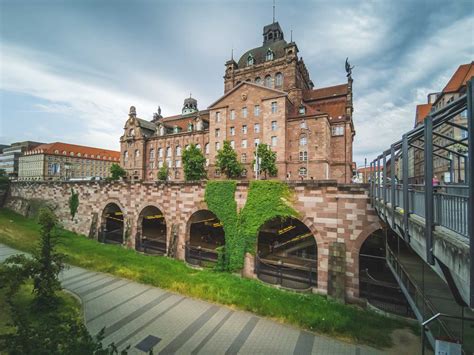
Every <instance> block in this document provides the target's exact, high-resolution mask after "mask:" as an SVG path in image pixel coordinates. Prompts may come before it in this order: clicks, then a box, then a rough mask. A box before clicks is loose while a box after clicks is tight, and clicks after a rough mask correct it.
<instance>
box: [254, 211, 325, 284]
mask: <svg viewBox="0 0 474 355" xmlns="http://www.w3.org/2000/svg"><path fill="white" fill-rule="evenodd" d="M317 259H318V248H317V245H316V240H315V238H314V235H313V233H311V231H310V230H309V228H308V227H307V226H306V225H305V224H304V223H303V222H301V221H300V220H298V219H296V218H293V217H276V218H274V219H272V220H270V221H268V222H266V223H265V224H264V225H262V227H260V231H259V234H258V243H257V258H256V271H257V276H258V278H259V279H260V280H262V281H264V282H268V283H272V284H279V285H281V286H284V287H287V288H293V289H307V288H310V287H313V286H316V285H317V275H318V270H317Z"/></svg>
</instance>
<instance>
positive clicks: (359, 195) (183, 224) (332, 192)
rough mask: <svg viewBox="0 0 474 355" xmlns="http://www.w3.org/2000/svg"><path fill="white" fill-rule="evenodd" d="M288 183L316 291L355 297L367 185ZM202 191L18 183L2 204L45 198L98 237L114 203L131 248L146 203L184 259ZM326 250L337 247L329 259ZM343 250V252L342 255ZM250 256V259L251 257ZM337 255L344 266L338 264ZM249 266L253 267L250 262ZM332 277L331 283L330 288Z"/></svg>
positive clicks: (371, 217) (369, 214)
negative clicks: (308, 241)
mask: <svg viewBox="0 0 474 355" xmlns="http://www.w3.org/2000/svg"><path fill="white" fill-rule="evenodd" d="M289 186H290V188H291V189H292V190H293V191H294V201H293V205H294V206H293V207H294V208H295V209H296V210H297V211H298V212H299V214H300V220H301V221H302V222H303V223H304V224H305V225H306V226H307V227H308V228H309V229H310V231H311V232H312V233H313V235H314V237H315V240H316V244H317V248H318V261H317V263H318V286H317V288H316V290H315V291H316V292H318V293H322V294H327V293H328V288H329V290H331V287H333V286H334V290H336V293H335V296H337V295H340V293H341V292H342V293H343V294H345V297H346V299H352V298H358V296H359V269H358V268H359V250H360V247H361V246H362V244H363V242H364V241H365V240H366V238H367V237H369V236H370V234H371V233H373V232H374V231H376V230H377V229H379V228H380V224H379V222H378V217H377V215H376V214H375V212H374V210H373V208H372V207H371V206H370V202H369V199H368V195H367V189H366V188H365V187H364V186H362V185H341V184H337V183H336V182H335V181H314V182H312V183H306V182H305V183H291V184H289ZM71 188H73V189H74V190H75V191H76V192H78V193H79V209H78V211H77V214H76V216H75V218H74V219H71V216H70V212H69V206H68V199H69V196H70V193H71ZM204 191H205V183H193V184H187V183H161V184H157V183H125V182H117V183H104V182H76V183H54V182H48V183H46V182H45V183H27V182H21V183H13V184H12V185H11V193H10V196H9V197H8V199H7V201H6V206H7V207H9V208H11V209H14V210H16V211H18V212H20V213H23V214H25V213H26V211H27V210H28V203H29V201H30V200H34V199H35V200H37V199H41V200H46V201H48V202H49V203H50V204H52V205H53V206H54V207H55V208H56V210H55V212H56V214H57V215H58V217H59V219H60V220H61V222H62V224H63V225H64V227H65V228H67V229H69V230H72V231H74V232H77V233H81V234H84V235H90V236H91V237H94V238H97V232H98V231H99V230H100V224H101V223H102V220H103V213H104V209H105V207H106V206H107V204H109V203H111V202H114V203H116V204H117V205H118V206H119V207H120V208H121V209H122V212H123V215H124V221H125V224H126V225H127V226H128V229H129V236H130V237H129V239H128V240H127V241H126V245H127V246H128V247H130V248H134V246H135V236H136V234H137V231H138V226H137V224H138V220H139V215H140V212H141V211H142V210H143V209H144V208H145V207H147V206H155V207H157V208H159V209H160V211H161V212H162V213H163V215H164V217H165V220H166V226H167V238H168V245H169V242H170V241H169V239H170V235H171V234H172V231H175V232H176V234H177V236H178V248H177V253H176V257H177V258H178V259H181V260H182V259H184V245H185V242H186V238H188V235H189V220H190V218H191V216H192V214H193V213H195V212H197V211H199V210H201V209H206V208H207V207H206V203H205V202H204ZM247 194H248V184H246V183H239V184H238V186H237V191H236V195H235V198H236V201H237V205H238V208H239V209H240V208H242V207H243V206H244V205H245V202H246V199H247ZM341 244H343V246H344V247H341ZM335 246H337V248H336V247H335ZM330 250H335V252H333V254H334V255H333V257H334V258H335V259H334V262H331V263H330ZM344 250H345V255H341V253H342V252H344ZM336 254H337V255H336ZM249 260H250V261H248V262H253V258H249ZM341 260H343V262H344V263H345V265H341ZM344 260H345V261H344ZM247 269H248V270H253V268H252V267H251V265H250V266H249V267H248V268H247ZM341 273H342V275H345V279H344V276H342V285H343V286H342V291H341V281H340V280H341ZM330 275H331V276H330ZM331 278H332V280H335V282H334V283H333V286H331V287H328V282H330V280H331ZM339 297H340V296H339Z"/></svg>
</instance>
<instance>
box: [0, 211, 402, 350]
mask: <svg viewBox="0 0 474 355" xmlns="http://www.w3.org/2000/svg"><path fill="white" fill-rule="evenodd" d="M59 234H60V237H59V241H60V243H59V245H58V246H57V250H58V251H59V252H62V253H65V254H66V255H67V262H68V263H70V264H72V265H76V266H81V267H84V268H87V269H90V270H95V271H101V272H107V273H111V274H114V275H117V276H120V277H124V278H128V279H132V280H135V281H137V282H141V283H145V284H150V285H154V286H158V287H161V288H164V289H167V290H171V291H175V292H178V293H181V294H183V295H187V296H191V297H195V298H199V299H202V300H206V301H211V302H215V303H220V304H224V305H228V306H232V307H235V308H238V309H241V310H245V311H250V312H254V313H256V314H259V315H262V316H265V317H271V318H273V319H276V320H280V321H282V322H286V323H290V324H294V325H297V326H300V327H303V328H306V329H309V330H313V331H316V332H320V333H324V334H327V335H330V336H335V337H338V338H343V339H347V340H352V341H356V342H359V343H365V344H368V345H373V346H378V347H386V346H390V345H391V339H390V333H391V332H392V331H393V330H394V329H397V328H402V327H405V326H406V324H405V323H403V322H401V321H398V320H392V319H388V318H385V317H382V316H380V315H377V314H375V313H373V312H369V311H365V310H361V309H359V308H357V307H354V306H349V305H343V304H339V303H337V302H334V301H331V300H328V299H327V298H326V297H323V296H318V295H312V294H296V293H291V292H285V291H282V290H278V289H275V288H272V287H269V286H266V285H264V284H262V283H261V282H259V281H255V280H249V279H243V278H240V277H238V276H235V275H232V274H229V273H220V272H215V271H212V270H195V269H192V268H189V267H187V266H186V265H185V264H184V263H183V262H181V261H178V260H174V259H170V258H166V257H156V256H146V255H142V254H139V253H137V252H135V251H134V250H129V249H125V248H121V247H119V246H115V245H107V244H100V243H98V242H96V241H94V240H91V239H88V238H86V237H84V236H79V235H77V234H75V233H72V232H69V231H64V230H63V231H60V233H59ZM38 236H39V226H38V224H36V222H35V221H34V220H31V219H27V218H25V217H23V216H21V215H19V214H17V213H14V212H12V211H10V210H6V209H0V242H2V243H5V244H7V245H10V246H11V247H14V248H17V249H19V250H23V251H26V252H31V251H32V250H33V248H34V246H35V244H36V242H37V240H38Z"/></svg>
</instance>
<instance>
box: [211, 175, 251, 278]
mask: <svg viewBox="0 0 474 355" xmlns="http://www.w3.org/2000/svg"><path fill="white" fill-rule="evenodd" d="M236 186H237V184H236V182H235V181H209V182H208V183H207V185H206V192H205V196H204V198H205V201H206V203H207V207H208V208H209V210H210V211H211V212H213V213H214V214H215V215H216V216H217V218H218V219H219V220H220V221H221V223H222V226H223V228H224V233H225V245H226V248H225V252H224V257H223V262H222V261H221V262H220V265H219V267H220V268H222V269H223V270H229V271H233V270H237V269H239V268H242V265H243V256H242V258H240V259H242V260H239V255H240V252H239V251H238V249H239V248H240V247H239V245H238V244H239V243H241V241H240V238H239V216H238V214H237V203H236V202H235V198H234V195H235V189H236ZM236 254H237V255H236ZM242 255H243V254H242Z"/></svg>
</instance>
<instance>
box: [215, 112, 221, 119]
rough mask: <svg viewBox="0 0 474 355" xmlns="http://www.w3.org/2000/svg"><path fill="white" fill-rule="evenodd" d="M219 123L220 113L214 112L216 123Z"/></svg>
mask: <svg viewBox="0 0 474 355" xmlns="http://www.w3.org/2000/svg"><path fill="white" fill-rule="evenodd" d="M220 121H221V113H220V111H217V112H216V122H220Z"/></svg>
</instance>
